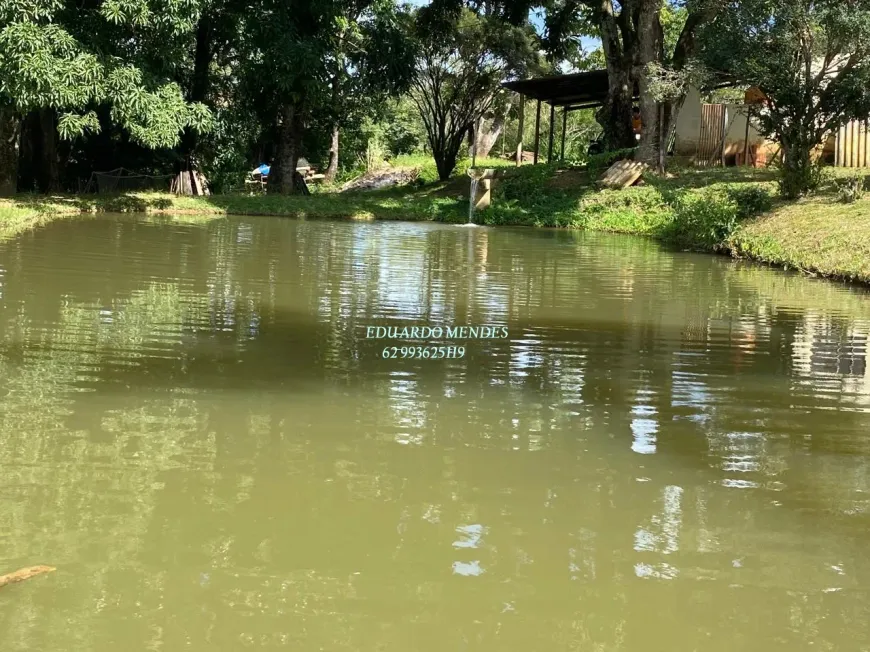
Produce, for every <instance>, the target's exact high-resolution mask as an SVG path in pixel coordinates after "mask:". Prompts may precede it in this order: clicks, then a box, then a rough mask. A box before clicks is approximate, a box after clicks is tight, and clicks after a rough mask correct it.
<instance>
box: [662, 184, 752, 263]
mask: <svg viewBox="0 0 870 652" xmlns="http://www.w3.org/2000/svg"><path fill="white" fill-rule="evenodd" d="M673 207H674V220H673V222H672V223H671V225H670V227H669V228H668V230H667V232H666V233H665V237H666V238H667V239H668V240H670V241H671V242H673V243H675V244H678V245H681V246H686V247H691V248H704V249H713V250H716V249H719V248H720V247H721V246H722V245H723V244H724V243H725V242H726V241H727V240H728V239H729V238H730V237H731V235H732V234H733V233H734V231H735V230H736V229H737V225H738V223H739V222H740V219H741V208H740V207H739V206H738V204H737V202H736V201H735V200H734V199H732V198H731V197H729V196H728V193H727V192H726V193H724V196H723V194H722V193H720V192H713V191H706V192H700V193H686V194H684V195H681V196H680V197H678V198H677V199H676V200H675V201H674V204H673Z"/></svg>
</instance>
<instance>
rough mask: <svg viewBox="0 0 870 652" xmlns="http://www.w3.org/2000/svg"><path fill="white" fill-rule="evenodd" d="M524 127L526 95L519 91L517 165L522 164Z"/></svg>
mask: <svg viewBox="0 0 870 652" xmlns="http://www.w3.org/2000/svg"><path fill="white" fill-rule="evenodd" d="M525 128H526V96H525V95H523V94H522V93H520V126H519V131H518V132H517V167H519V166H520V165H522V164H523V131H524V130H525Z"/></svg>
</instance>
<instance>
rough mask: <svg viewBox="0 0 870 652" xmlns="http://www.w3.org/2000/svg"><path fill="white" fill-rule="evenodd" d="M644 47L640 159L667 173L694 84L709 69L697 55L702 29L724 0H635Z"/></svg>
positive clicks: (639, 69) (639, 67) (638, 71)
mask: <svg viewBox="0 0 870 652" xmlns="http://www.w3.org/2000/svg"><path fill="white" fill-rule="evenodd" d="M636 1H637V3H638V4H637V6H638V24H639V33H640V41H639V43H640V45H639V48H638V58H637V62H636V65H635V71H634V76H635V77H636V78H637V80H638V86H639V90H640V109H641V121H642V123H643V130H642V132H641V140H640V144H639V147H638V154H637V158H638V160H641V161H643V162H645V163H647V164H648V165H650V166H652V167H654V168H656V169H657V170H658V171H659V172H664V169H665V160H666V155H667V149H668V144H669V142H670V139H671V136H672V135H673V131H674V129H675V127H676V122H677V116H678V115H679V112H680V109H681V108H682V106H683V102H684V101H685V99H686V94H687V92H688V89H689V87H691V86H696V87H700V86H701V85H703V83H704V82H705V81H706V79H707V71H706V70H705V69H704V68H703V66H701V65H700V64H699V63H698V62H697V61H696V59H695V56H694V55H695V50H696V42H697V36H698V33H699V32H700V31H701V30H702V29H703V28H704V27H705V26H706V25H707V24H709V23H710V21H711V20H713V19H714V18H715V17H716V15H717V14H718V13H719V12H720V11H721V10H722V9H723V8H724V4H725V0H687V1H686V2H684V3H683V4H682V5H676V4H670V3H666V2H664V0H636Z"/></svg>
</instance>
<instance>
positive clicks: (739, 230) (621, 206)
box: [0, 161, 870, 282]
mask: <svg viewBox="0 0 870 652" xmlns="http://www.w3.org/2000/svg"><path fill="white" fill-rule="evenodd" d="M499 164H500V165H501V166H503V167H505V170H503V172H504V174H505V176H504V178H503V179H500V180H499V181H498V182H497V184H496V187H495V190H494V191H493V204H492V206H491V208H490V209H488V210H486V211H481V212H479V213H477V214H476V216H475V221H476V222H478V223H483V224H488V225H523V226H536V227H560V228H579V229H589V230H596V231H611V232H618V233H631V234H637V235H645V236H651V237H654V238H657V239H660V240H663V241H665V242H667V243H669V244H671V245H673V246H676V247H678V248H681V249H694V250H700V251H718V252H722V253H729V254H731V255H735V256H741V257H746V258H752V259H755V260H759V261H764V262H768V263H771V264H775V265H779V266H783V267H789V268H795V269H800V270H803V271H806V272H810V273H815V274H820V275H824V276H831V277H838V278H846V279H851V280H858V281H863V282H870V220H868V219H867V217H870V199H861V200H859V201H857V202H855V203H851V204H843V203H840V202H838V201H837V197H836V195H835V189H834V187H833V185H832V184H830V187H828V188H827V189H825V190H823V191H822V192H821V193H820V194H818V195H817V196H815V197H813V198H812V199H807V200H802V201H799V202H792V203H786V202H782V201H780V200H778V199H777V198H776V181H775V173H774V171H772V170H754V169H747V168H724V169H721V168H720V169H707V170H704V169H696V168H686V169H680V170H676V171H674V173H673V174H671V175H669V176H668V178H657V177H654V176H653V177H649V178H646V179H645V180H644V183H643V185H639V186H635V187H632V188H628V189H625V190H599V189H598V188H597V187H596V185H595V183H594V180H595V178H597V174H598V172H599V170H596V169H593V170H586V169H563V170H559V169H556V168H554V167H548V166H543V165H541V166H523V167H522V168H519V169H516V168H513V167H511V166H509V165H506V164H505V163H504V162H501V163H498V162H494V161H487V162H485V163H484V165H486V166H489V167H493V166H495V165H499ZM481 167H482V166H481ZM868 172H870V171H868ZM837 173H838V174H841V175H842V174H849V173H850V172H849V171H844V170H840V171H838V172H837ZM427 174H428V175H429V176H431V170H428V171H427V170H425V169H424V170H422V173H421V175H420V177H421V178H420V179H419V181H418V183H417V184H414V185H411V186H406V187H401V188H390V189H384V190H370V191H358V192H347V193H338V192H334V191H330V190H329V189H324V190H320V191H318V192H315V194H313V195H311V196H309V197H281V196H274V195H253V196H249V195H216V196H210V197H176V196H173V195H170V194H164V193H126V194H122V195H88V196H84V195H81V196H69V195H64V196H51V197H45V196H39V195H21V196H18V197H16V198H15V199H13V200H5V201H4V200H0V237H9V236H11V235H14V234H16V233H20V232H21V231H23V230H26V229H29V228H32V227H33V226H35V225H38V224H41V223H44V222H46V221H48V220H49V219H57V218H58V217H62V216H65V215H66V216H68V215H78V214H82V213H100V212H144V213H162V214H171V215H190V216H203V217H208V216H212V217H216V216H221V215H271V216H287V217H297V218H331V219H357V220H370V219H378V220H432V221H440V222H447V223H460V222H464V221H465V220H467V215H468V190H469V188H468V187H469V179H468V178H467V177H466V176H465V175H464V170H459V171H458V174H457V176H455V177H454V178H453V179H451V180H450V181H449V182H447V183H438V182H433V180H432V179H430V178H428V177H427Z"/></svg>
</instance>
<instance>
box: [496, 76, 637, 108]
mask: <svg viewBox="0 0 870 652" xmlns="http://www.w3.org/2000/svg"><path fill="white" fill-rule="evenodd" d="M502 86H503V87H504V88H507V89H509V90H512V91H514V92H516V93H520V94H522V95H524V96H526V97H527V98H529V99H532V100H539V101H541V102H547V103H548V104H551V105H553V106H565V107H569V108H577V109H580V108H587V107H593V106H599V105H601V104H603V103H604V101H605V100H606V99H607V71H606V70H590V71H589V72H577V73H572V74H570V75H555V76H552V77H540V78H538V79H520V80H517V81H512V82H506V83H504V84H502ZM634 94H635V97H637V95H638V93H637V87H635V93H634Z"/></svg>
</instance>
